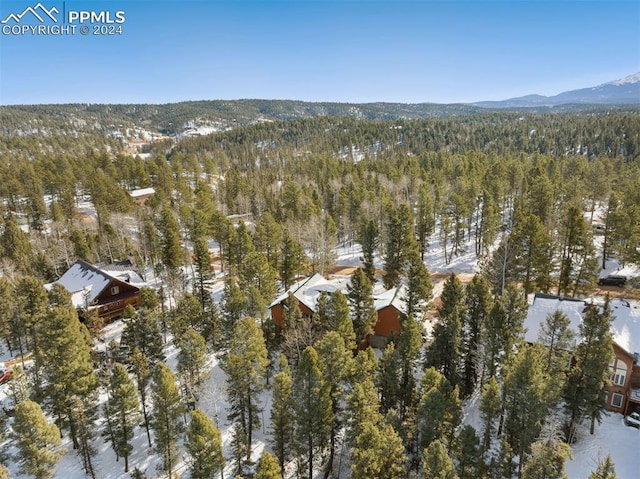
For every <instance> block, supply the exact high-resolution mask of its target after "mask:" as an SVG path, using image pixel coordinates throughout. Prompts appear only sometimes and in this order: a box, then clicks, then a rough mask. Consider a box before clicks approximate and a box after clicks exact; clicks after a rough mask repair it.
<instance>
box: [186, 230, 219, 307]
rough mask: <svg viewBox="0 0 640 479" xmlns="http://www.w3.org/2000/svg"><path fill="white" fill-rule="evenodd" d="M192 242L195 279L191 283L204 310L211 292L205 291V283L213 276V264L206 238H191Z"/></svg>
mask: <svg viewBox="0 0 640 479" xmlns="http://www.w3.org/2000/svg"><path fill="white" fill-rule="evenodd" d="M191 242H192V243H193V264H194V266H195V269H196V274H195V281H194V284H193V294H195V295H196V296H197V298H198V301H200V305H201V307H202V309H203V310H204V309H205V308H206V307H207V305H208V304H209V303H210V302H211V293H210V292H209V291H207V288H206V286H207V284H208V283H209V282H210V281H211V280H212V278H213V277H214V274H215V272H214V270H213V266H212V265H211V253H210V252H209V245H208V244H207V240H206V239H205V238H204V237H202V236H196V237H194V238H191Z"/></svg>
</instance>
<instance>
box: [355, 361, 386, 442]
mask: <svg viewBox="0 0 640 479" xmlns="http://www.w3.org/2000/svg"><path fill="white" fill-rule="evenodd" d="M357 357H363V358H364V357H365V356H364V353H360V354H359V355H358V356H357ZM347 405H348V407H347V409H346V411H347V413H348V414H349V418H348V428H347V443H348V444H349V445H350V446H351V447H355V444H356V438H357V437H358V436H360V435H361V434H363V428H364V426H365V425H366V424H369V423H371V424H375V425H377V424H380V423H381V422H382V421H383V418H382V415H381V414H380V401H379V400H378V391H377V390H376V387H375V385H374V384H373V381H372V380H371V378H370V377H369V376H368V375H359V377H358V380H357V381H355V382H354V384H353V386H352V389H351V391H350V392H349V394H348V395H347Z"/></svg>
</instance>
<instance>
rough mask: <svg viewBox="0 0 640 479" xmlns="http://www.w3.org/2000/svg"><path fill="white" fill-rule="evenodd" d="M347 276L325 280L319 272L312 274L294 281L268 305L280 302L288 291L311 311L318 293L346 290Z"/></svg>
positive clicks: (286, 296)
mask: <svg viewBox="0 0 640 479" xmlns="http://www.w3.org/2000/svg"><path fill="white" fill-rule="evenodd" d="M349 280H350V279H349V278H339V279H333V280H327V279H326V278H325V277H324V276H322V275H321V274H318V273H316V274H314V275H313V276H311V277H309V278H305V279H303V280H301V281H298V282H296V283H294V284H293V285H292V286H291V287H290V288H289V289H288V290H287V291H285V292H284V293H282V294H281V295H280V296H278V297H277V298H276V299H275V300H274V301H273V302H272V303H271V304H270V305H269V307H270V308H271V307H273V306H275V305H276V304H280V303H282V302H283V301H284V300H286V299H287V298H288V297H289V293H291V294H293V295H294V296H295V297H296V299H297V300H298V301H299V302H300V303H302V304H304V305H305V306H306V307H307V308H309V309H310V310H311V311H315V310H316V306H317V304H318V298H319V297H320V293H334V292H336V291H342V292H343V293H344V292H346V289H347V284H349Z"/></svg>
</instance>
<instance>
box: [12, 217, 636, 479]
mask: <svg viewBox="0 0 640 479" xmlns="http://www.w3.org/2000/svg"><path fill="white" fill-rule="evenodd" d="M81 206H83V207H84V211H86V212H87V214H89V215H94V214H95V211H94V210H92V208H91V205H90V204H83V205H81ZM465 250H466V252H465V253H464V254H461V255H460V256H458V257H453V259H452V261H451V262H450V263H449V264H446V262H445V261H444V255H443V250H442V245H441V242H440V239H439V237H438V235H437V234H434V235H433V236H432V238H431V244H430V248H429V250H428V252H427V254H426V256H425V262H426V265H427V268H428V269H429V271H430V272H431V273H432V275H434V277H435V278H436V279H435V280H434V297H437V296H439V295H440V293H441V291H442V284H443V282H444V279H445V278H446V275H448V274H449V273H451V272H454V273H456V274H464V275H465V276H467V277H470V276H471V275H472V274H473V273H475V272H476V271H477V268H478V260H477V258H476V256H475V254H474V245H473V242H468V243H467V244H466V245H465ZM361 255H362V250H361V247H360V245H358V244H351V245H345V246H341V247H339V248H337V249H336V256H337V261H336V264H337V265H338V266H339V267H342V268H353V267H358V266H360V265H361V263H360V257H361ZM375 266H376V268H377V269H382V267H383V262H382V260H381V259H380V258H376V262H375ZM607 266H608V267H607V269H606V273H614V272H615V273H620V274H629V275H635V274H637V269H634V268H630V267H626V268H625V269H622V268H620V267H619V265H617V263H615V262H610V263H608V265H607ZM147 273H148V276H147V280H148V281H150V282H151V283H154V284H155V283H156V282H157V278H153V277H152V273H151V272H150V271H149V272H147ZM185 273H187V276H188V272H186V271H185ZM603 274H604V273H603ZM222 289H223V282H222V278H221V277H218V278H216V281H215V282H214V283H213V285H212V287H211V290H212V294H213V297H214V300H215V301H216V302H219V301H220V299H221V295H222ZM122 329H123V324H122V322H120V321H118V322H115V323H113V324H112V325H109V326H108V327H107V328H106V329H105V331H104V334H103V342H102V343H101V344H100V346H99V347H102V348H104V347H105V345H106V344H108V343H109V341H111V340H112V339H118V338H119V336H120V334H121V333H122ZM165 353H166V357H167V363H168V364H169V366H171V367H172V368H175V363H176V354H177V351H176V349H175V347H174V346H173V345H172V344H171V343H169V344H168V346H167V349H166V351H165ZM6 359H8V357H6V355H5V357H0V361H4V360H6ZM209 366H210V374H209V377H208V379H207V380H206V381H205V383H204V385H203V388H202V393H201V397H200V399H199V402H198V407H200V408H201V409H203V410H204V411H205V412H206V413H207V414H208V415H209V417H210V418H212V420H213V421H214V423H215V424H217V426H218V427H219V429H220V431H221V434H222V439H223V448H224V453H225V457H226V458H227V460H228V463H227V467H226V469H225V471H224V476H225V477H233V465H232V464H231V461H230V458H231V457H232V453H231V441H232V429H231V424H230V423H229V421H228V420H227V414H228V404H227V401H226V393H225V380H226V377H225V373H224V372H223V371H222V369H221V367H220V363H219V360H218V358H217V357H215V356H212V357H211V360H210V364H209ZM8 387H9V386H8V385H6V384H5V385H2V386H0V402H2V403H3V404H6V405H8V403H7V402H5V401H7V400H8V399H7V393H8ZM261 401H262V408H263V413H262V418H261V419H262V422H263V427H262V428H260V429H258V430H256V431H255V436H254V442H253V454H252V457H253V459H255V460H256V461H257V459H258V458H259V456H260V454H261V453H262V451H263V450H264V449H265V447H266V448H267V449H268V445H267V443H266V442H267V440H268V437H269V422H270V419H269V416H270V409H271V394H270V392H269V391H267V392H265V393H264V394H263V396H262V399H261ZM464 423H465V424H471V425H473V426H474V427H476V429H477V431H478V433H479V434H480V433H481V431H482V428H481V421H480V416H479V412H478V396H477V395H476V396H474V397H473V398H471V399H470V400H468V401H467V402H466V403H465V411H464ZM66 436H67V435H65V442H64V447H65V448H66V449H67V454H66V455H65V456H64V457H63V458H62V459H61V461H60V462H59V463H58V465H57V467H56V474H55V477H56V478H58V479H85V478H86V477H87V476H86V475H85V473H84V472H83V470H82V464H81V460H80V458H79V456H78V455H77V454H75V452H74V451H73V450H72V448H71V444H70V442H69V440H68V438H67V437H66ZM152 439H153V433H152ZM133 444H134V450H133V453H132V456H131V458H130V470H133V468H136V467H137V468H139V469H140V470H141V471H142V472H144V473H145V474H146V475H147V476H148V477H150V478H159V477H161V476H162V475H161V473H160V472H159V471H158V467H159V465H160V458H159V457H158V455H156V454H155V453H154V451H153V450H152V449H151V448H149V446H148V443H147V438H146V432H145V429H144V427H138V428H137V429H136V435H135V439H134V441H133ZM95 445H96V447H97V449H98V452H97V455H96V458H95V467H96V469H97V476H98V477H99V478H101V479H125V478H129V477H130V475H129V474H125V473H124V463H123V461H122V460H120V461H117V460H116V457H115V454H114V453H113V450H112V449H111V447H110V446H109V444H108V443H106V442H105V441H103V440H102V439H99V440H97V441H95ZM572 450H573V456H574V457H573V460H571V461H568V463H567V465H566V469H567V474H568V477H569V479H586V478H587V477H588V475H589V474H590V472H591V471H592V470H593V469H595V467H596V466H597V462H598V460H599V459H601V458H604V456H606V455H607V454H609V455H611V457H612V459H613V461H614V463H615V466H616V472H617V477H618V478H619V479H631V478H635V477H638V476H639V471H640V454H638V453H639V452H640V430H638V429H635V428H631V427H627V426H625V425H624V423H623V419H622V416H621V415H619V414H615V413H610V414H609V415H608V416H606V417H605V418H604V421H603V423H602V425H600V426H597V427H596V434H595V435H593V436H591V435H590V434H589V433H588V430H586V429H585V430H580V433H579V438H578V442H577V443H576V444H575V445H574V446H573V448H572ZM336 464H339V465H340V473H339V477H340V479H347V478H348V477H349V466H348V462H347V461H346V460H344V459H343V457H342V456H340V455H338V456H337V457H336ZM9 466H10V470H11V474H12V475H11V477H15V478H21V477H22V476H19V475H18V474H17V466H16V464H15V463H13V462H10V463H9ZM187 466H188V465H187V464H186V463H185V462H181V463H180V464H179V465H178V472H179V473H183V474H184V473H185V471H186V469H187ZM321 476H322V474H321V473H320V472H318V474H317V477H321Z"/></svg>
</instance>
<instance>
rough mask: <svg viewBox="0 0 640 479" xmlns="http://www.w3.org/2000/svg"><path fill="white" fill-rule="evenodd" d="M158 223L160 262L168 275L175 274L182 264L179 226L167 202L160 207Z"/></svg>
mask: <svg viewBox="0 0 640 479" xmlns="http://www.w3.org/2000/svg"><path fill="white" fill-rule="evenodd" d="M158 225H159V229H160V233H161V234H162V239H161V245H162V254H161V257H162V262H163V264H164V266H165V268H167V270H168V271H169V274H170V275H172V274H176V272H177V270H178V268H179V267H180V266H182V265H183V264H184V257H183V253H182V243H181V241H180V226H179V225H178V221H177V220H176V218H175V216H174V215H173V212H172V211H171V209H170V208H169V205H167V204H165V205H164V207H163V208H162V211H161V214H160V221H159V223H158Z"/></svg>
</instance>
